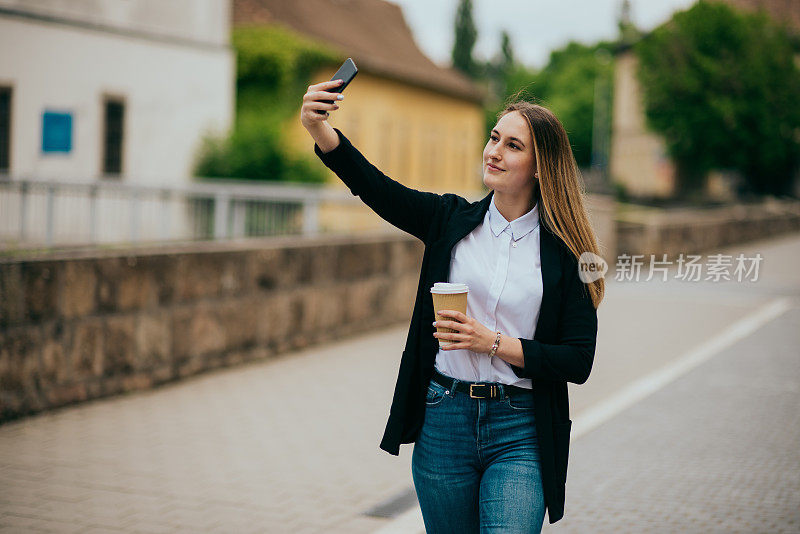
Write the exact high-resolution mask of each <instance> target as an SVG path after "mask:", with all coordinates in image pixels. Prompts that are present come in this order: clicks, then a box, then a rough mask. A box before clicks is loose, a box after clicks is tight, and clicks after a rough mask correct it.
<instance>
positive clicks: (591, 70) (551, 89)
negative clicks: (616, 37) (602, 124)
mask: <svg viewBox="0 0 800 534" xmlns="http://www.w3.org/2000/svg"><path fill="white" fill-rule="evenodd" d="M611 48H612V45H611V44H610V43H598V44H596V45H591V46H588V45H584V44H581V43H575V42H572V43H569V44H567V45H566V46H565V47H564V48H562V49H559V50H555V51H553V52H551V54H550V59H549V61H548V63H547V65H546V66H545V67H544V68H543V69H542V70H540V71H538V72H537V71H535V70H532V69H530V68H528V67H525V66H524V65H520V64H516V63H515V64H513V65H512V66H511V68H509V70H508V73H507V75H506V79H505V87H506V91H505V95H504V97H503V99H502V100H503V101H505V100H506V99H507V98H509V97H510V96H511V95H518V96H520V97H522V98H526V99H528V100H530V101H532V102H535V103H538V104H541V105H543V106H546V107H548V108H549V109H550V110H552V111H553V113H555V114H556V116H557V117H558V119H559V120H560V121H561V123H562V124H563V125H564V128H565V129H566V130H567V133H568V134H569V139H570V143H571V144H572V150H573V152H574V154H575V159H576V160H577V162H578V165H580V166H582V167H586V166H588V165H590V164H591V162H592V125H593V120H594V104H595V80H596V79H597V77H598V76H604V77H605V80H606V81H607V82H609V83H610V80H611V72H612V69H613V66H612V64H611V63H610V62H607V61H600V60H598V57H599V56H600V54H599V53H598V50H603V51H606V52H607V51H610V50H611ZM606 55H608V54H606ZM503 101H501V102H499V103H498V104H497V105H496V106H494V107H493V108H491V109H489V110H488V112H487V115H486V120H487V126H489V125H493V124H494V121H495V120H496V115H497V112H498V111H500V108H501V107H502V104H503Z"/></svg>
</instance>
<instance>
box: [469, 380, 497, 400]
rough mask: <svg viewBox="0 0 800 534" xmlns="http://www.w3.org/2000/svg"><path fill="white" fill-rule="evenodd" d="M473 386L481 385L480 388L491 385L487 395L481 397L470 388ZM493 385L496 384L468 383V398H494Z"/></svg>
mask: <svg viewBox="0 0 800 534" xmlns="http://www.w3.org/2000/svg"><path fill="white" fill-rule="evenodd" d="M475 387H481V388H485V387H491V389H490V390H489V396H486V395H484V396H482V397H479V396H477V395H476V394H475V393H473V391H472V388H475ZM495 387H496V386H490V385H489V384H470V385H469V396H470V398H473V399H491V398H494V395H495Z"/></svg>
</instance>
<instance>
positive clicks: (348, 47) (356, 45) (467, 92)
mask: <svg viewBox="0 0 800 534" xmlns="http://www.w3.org/2000/svg"><path fill="white" fill-rule="evenodd" d="M233 24H234V26H252V25H261V24H280V25H283V26H286V27H288V28H291V29H292V30H294V31H296V32H298V33H300V34H303V35H305V36H307V37H311V38H313V39H316V40H319V41H321V42H324V43H327V44H329V45H332V46H334V47H336V48H338V49H339V50H341V52H342V54H343V58H345V57H352V58H353V61H355V63H356V65H357V66H358V68H359V70H364V71H365V72H369V73H372V74H375V75H378V76H383V77H387V78H391V79H395V80H401V81H405V82H407V83H410V84H413V85H417V86H422V87H425V88H428V89H432V90H435V91H438V92H443V93H446V94H450V95H453V96H458V97H460V98H465V99H468V100H473V101H481V100H482V98H483V97H484V96H485V95H484V91H483V90H482V89H481V88H479V87H478V86H476V85H475V84H474V83H472V81H470V80H469V79H468V78H467V77H466V76H464V75H462V74H461V73H459V72H457V71H455V70H453V69H450V68H443V67H440V66H438V65H436V64H435V63H434V62H433V61H431V60H430V59H429V58H428V57H427V56H425V54H423V53H422V51H420V49H419V48H418V47H417V45H416V43H415V42H414V38H413V36H412V34H411V30H410V29H409V27H408V26H407V25H406V21H405V19H404V18H403V13H402V11H401V9H400V7H399V6H397V5H395V4H391V3H389V2H386V1H384V0H234V1H233Z"/></svg>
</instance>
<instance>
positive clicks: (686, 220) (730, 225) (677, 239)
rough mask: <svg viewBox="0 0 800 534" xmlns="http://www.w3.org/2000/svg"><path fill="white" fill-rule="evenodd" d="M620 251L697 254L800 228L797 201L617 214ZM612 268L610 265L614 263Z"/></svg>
mask: <svg viewBox="0 0 800 534" xmlns="http://www.w3.org/2000/svg"><path fill="white" fill-rule="evenodd" d="M616 227H617V251H618V254H631V255H632V254H643V255H644V256H645V257H644V258H643V260H644V261H645V262H649V260H650V255H651V254H653V255H655V257H656V259H658V260H660V259H661V258H662V255H663V254H667V258H668V259H675V258H677V257H678V256H679V255H680V254H681V253H683V254H698V253H704V252H708V251H712V250H716V249H719V248H721V247H726V246H730V245H735V244H738V243H745V242H747V241H754V240H757V239H765V238H768V237H772V236H776V235H780V234H785V233H789V232H796V231H800V202H798V201H791V200H786V201H780V200H769V201H765V202H762V203H758V204H749V205H747V204H740V205H732V206H725V207H719V208H710V209H669V210H646V209H645V210H642V209H639V210H636V211H629V212H620V213H618V215H617V223H616ZM612 269H613V267H612Z"/></svg>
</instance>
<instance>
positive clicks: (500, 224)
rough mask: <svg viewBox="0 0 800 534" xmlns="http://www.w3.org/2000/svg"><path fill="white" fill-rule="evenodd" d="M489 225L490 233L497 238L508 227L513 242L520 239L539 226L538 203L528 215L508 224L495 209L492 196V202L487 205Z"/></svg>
mask: <svg viewBox="0 0 800 534" xmlns="http://www.w3.org/2000/svg"><path fill="white" fill-rule="evenodd" d="M488 213H489V225H490V226H491V228H492V233H493V234H494V235H495V237H498V236H499V235H500V234H502V233H503V231H504V230H505V229H506V228H508V227H509V226H510V227H511V228H510V231H511V237H513V238H514V241H517V240H518V239H522V238H523V237H525V236H526V235H528V234H529V233H531V232H532V231H533V230H534V229H535V228H536V227H537V226H538V225H539V202H536V205H535V206H534V207H533V209H532V210H530V211H529V212H528V213H526V214H525V215H523V216H522V217H518V218H516V219H514V220H513V221H511V222H508V221H507V220H506V219H505V217H503V215H502V214H501V213H500V211H499V210H498V209H497V206H496V205H495V203H494V195H492V202H491V203H490V204H489V212H488Z"/></svg>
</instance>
